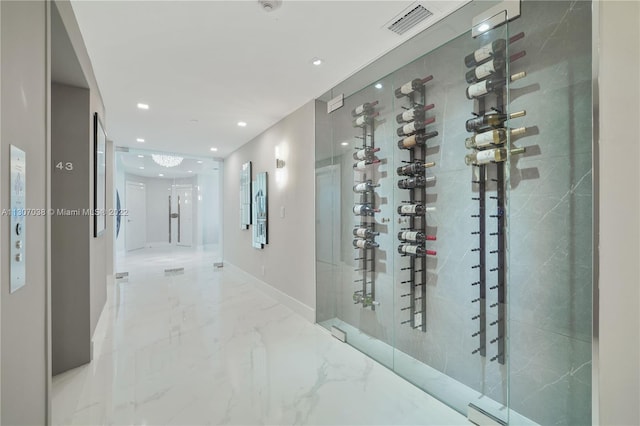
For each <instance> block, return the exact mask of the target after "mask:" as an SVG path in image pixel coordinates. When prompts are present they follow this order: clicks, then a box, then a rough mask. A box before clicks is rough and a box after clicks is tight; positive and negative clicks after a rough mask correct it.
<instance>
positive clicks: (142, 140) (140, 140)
mask: <svg viewBox="0 0 640 426" xmlns="http://www.w3.org/2000/svg"><path fill="white" fill-rule="evenodd" d="M136 142H140V143H144V139H142V138H138V139H136Z"/></svg>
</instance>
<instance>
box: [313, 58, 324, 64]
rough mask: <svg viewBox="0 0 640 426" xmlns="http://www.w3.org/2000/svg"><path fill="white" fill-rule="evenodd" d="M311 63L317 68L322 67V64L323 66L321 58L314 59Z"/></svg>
mask: <svg viewBox="0 0 640 426" xmlns="http://www.w3.org/2000/svg"><path fill="white" fill-rule="evenodd" d="M311 63H312V64H313V65H315V66H318V65H321V64H322V59H320V58H313V59H312V60H311Z"/></svg>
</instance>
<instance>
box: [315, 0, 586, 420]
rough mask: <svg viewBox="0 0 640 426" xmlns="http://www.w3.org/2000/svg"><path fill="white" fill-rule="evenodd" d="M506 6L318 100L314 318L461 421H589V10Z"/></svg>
mask: <svg viewBox="0 0 640 426" xmlns="http://www.w3.org/2000/svg"><path fill="white" fill-rule="evenodd" d="M507 3H508V5H509V7H511V6H514V7H515V6H517V4H518V3H521V5H520V6H521V8H520V12H521V14H520V15H512V14H511V13H512V10H511V9H509V10H507V9H500V7H502V4H494V3H491V4H492V5H486V6H485V5H484V3H482V2H480V3H478V2H471V3H469V5H466V6H463V7H462V8H461V9H460V10H459V11H458V12H456V16H457V18H456V19H459V20H458V21H456V22H454V23H452V24H444V23H443V24H442V25H440V22H438V23H436V24H434V27H438V26H441V30H442V31H444V32H442V33H439V32H438V31H440V30H438V31H436V30H435V29H434V30H433V31H431V30H429V31H426V32H425V33H424V34H419V35H417V36H415V37H416V39H412V41H411V42H410V43H407V46H406V50H404V51H398V52H396V51H395V50H394V51H393V52H390V53H389V54H386V55H384V59H381V60H380V61H378V60H376V61H374V63H373V64H372V65H367V66H366V67H365V68H364V69H363V70H362V71H358V72H357V73H356V74H354V76H352V77H349V79H348V80H347V81H345V82H343V83H340V84H338V85H337V86H335V87H334V88H332V89H331V90H330V91H328V92H327V93H325V94H324V95H322V96H321V97H320V98H319V99H318V101H317V103H316V115H315V138H316V143H315V146H316V150H315V172H316V186H315V189H316V195H315V197H316V289H317V292H316V299H315V300H316V318H317V322H318V323H319V324H320V325H321V326H323V327H326V328H327V329H329V330H332V331H333V330H334V328H335V329H337V330H338V331H336V332H334V335H335V336H336V337H337V338H338V339H341V340H343V341H346V343H347V344H349V345H351V346H353V347H355V348H357V349H358V350H359V351H361V352H363V353H365V354H367V355H368V356H370V357H372V358H373V359H375V360H376V361H377V362H379V363H381V364H382V365H384V366H386V367H388V368H390V369H391V370H393V371H394V372H396V373H397V374H398V375H400V376H402V377H404V378H406V379H407V380H409V381H410V382H412V383H413V384H415V385H416V386H418V387H419V388H422V389H424V390H425V391H427V392H429V393H431V394H433V395H434V396H436V397H437V398H438V399H440V400H441V401H443V402H445V403H446V404H448V405H450V406H452V407H454V408H455V409H456V410H457V411H459V412H461V413H463V414H465V413H470V412H472V411H473V410H474V409H477V410H480V411H482V412H483V413H488V414H489V415H490V416H492V417H494V418H495V419H494V420H495V423H496V424H563V425H572V424H590V423H591V422H592V417H591V416H592V412H591V409H590V405H589V404H590V395H591V381H590V380H591V379H590V378H591V377H592V376H591V374H592V371H591V370H592V367H591V360H592V358H591V345H590V343H591V340H590V339H591V336H592V335H591V331H592V330H591V324H592V320H593V317H592V312H593V311H592V301H593V300H592V296H593V287H592V277H593V261H592V259H593V244H591V243H592V242H593V233H592V232H591V233H590V230H591V226H592V223H593V214H592V212H593V186H592V185H593V182H592V177H593V151H592V150H593V146H592V142H593V127H592V126H593V108H592V106H593V105H592V99H593V93H592V83H593V76H592V64H593V62H592V52H594V51H595V50H594V49H593V46H592V43H591V40H592V37H591V30H590V26H589V23H590V22H591V13H592V12H591V5H590V2H587V3H583V2H570V1H565V0H558V1H553V2H551V1H545V2H529V1H527V2H507ZM494 6H495V7H494ZM467 8H468V9H469V12H467V14H466V15H465V14H464V13H463V12H464V10H466V9H467ZM474 8H475V11H472V9H474ZM485 9H486V10H485ZM478 10H483V13H477V12H478ZM485 12H486V13H485ZM481 15H482V16H481ZM447 19H448V17H447V18H443V21H441V22H444V21H446V20H447ZM480 28H486V29H484V30H481V29H480ZM452 29H453V31H457V34H458V35H457V36H456V37H453V38H449V37H448V36H447V31H449V32H450V31H451V30H452ZM469 30H470V31H469ZM438 34H440V36H441V37H440V36H439V37H433V36H434V35H438ZM443 40H446V41H444V42H442V41H443ZM405 60H406V61H405ZM402 61H405V62H402ZM325 110H326V111H327V112H326V114H325ZM538 123H539V125H538ZM354 302H355V303H354ZM474 407H475V408H474ZM477 410H476V411H477Z"/></svg>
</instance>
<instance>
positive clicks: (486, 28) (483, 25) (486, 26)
mask: <svg viewBox="0 0 640 426" xmlns="http://www.w3.org/2000/svg"><path fill="white" fill-rule="evenodd" d="M488 29H489V24H487V23H485V24H482V25H480V26H479V27H478V31H480V32H481V33H483V32H485V31H487V30H488Z"/></svg>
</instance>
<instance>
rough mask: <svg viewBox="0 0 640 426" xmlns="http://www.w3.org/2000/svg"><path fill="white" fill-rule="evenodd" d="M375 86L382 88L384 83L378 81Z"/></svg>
mask: <svg viewBox="0 0 640 426" xmlns="http://www.w3.org/2000/svg"><path fill="white" fill-rule="evenodd" d="M373 87H375V88H376V89H382V83H376V85H375V86H373Z"/></svg>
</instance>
